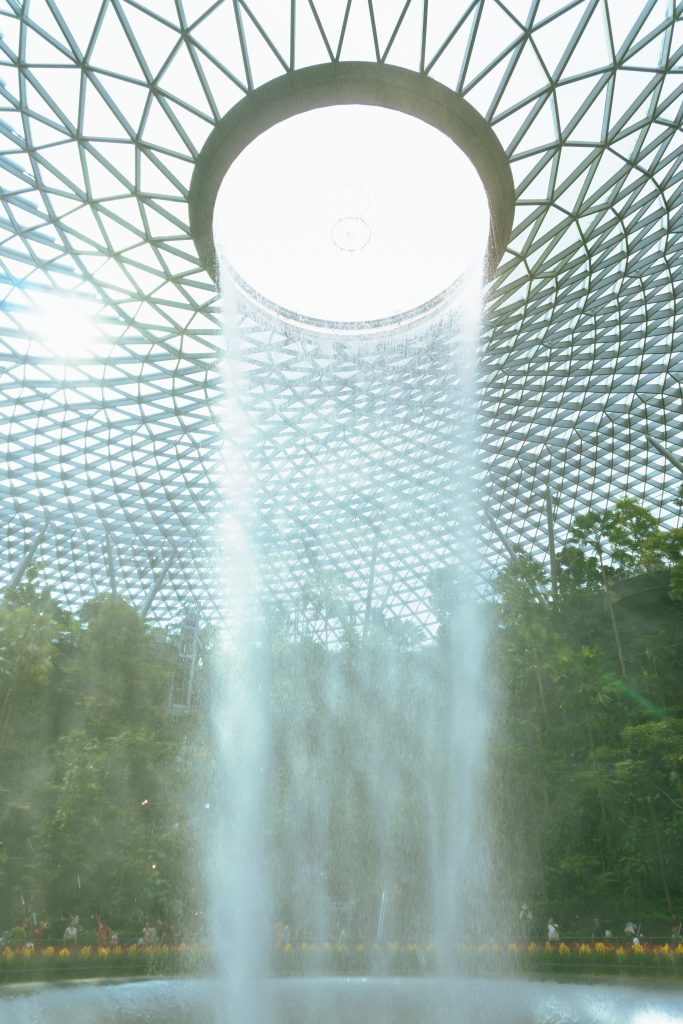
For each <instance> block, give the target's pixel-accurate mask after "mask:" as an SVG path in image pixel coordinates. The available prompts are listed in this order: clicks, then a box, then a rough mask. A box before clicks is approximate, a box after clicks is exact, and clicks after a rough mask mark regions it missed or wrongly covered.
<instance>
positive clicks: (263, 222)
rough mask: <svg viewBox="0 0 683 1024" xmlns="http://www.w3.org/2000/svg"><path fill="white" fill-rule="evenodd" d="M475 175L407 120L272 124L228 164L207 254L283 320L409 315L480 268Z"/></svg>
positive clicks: (393, 113)
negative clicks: (472, 269)
mask: <svg viewBox="0 0 683 1024" xmlns="http://www.w3.org/2000/svg"><path fill="white" fill-rule="evenodd" d="M488 234H489V206H488V200H487V196H486V191H485V189H484V186H483V184H482V181H481V178H480V177H479V175H478V173H477V171H476V170H475V168H474V166H473V165H472V163H471V161H470V160H469V159H468V157H467V156H466V155H465V154H464V153H463V152H462V150H461V149H460V148H459V147H458V146H457V145H456V144H455V143H454V142H453V141H452V139H450V138H448V136H446V135H444V134H443V132H441V131H439V130H438V129H436V128H434V127H433V126H432V125H430V124H427V123H426V122H425V121H423V120H420V119H419V118H417V117H413V116H411V115H409V114H405V113H403V112H402V111H397V110H388V109H385V108H382V107H375V106H363V105H356V104H354V105H344V106H328V107H325V108H324V109H316V110H310V111H307V112H305V113H301V114H297V115H295V116H294V117H290V118H287V119H286V120H284V121H281V122H279V123H278V124H275V125H274V126H273V127H271V128H269V129H268V130H267V131H265V132H263V133H262V134H260V135H259V136H258V137H257V138H256V139H254V141H253V142H251V143H250V145H248V146H247V147H246V148H245V149H244V150H242V152H241V153H240V154H239V156H238V157H237V158H236V160H235V161H234V163H232V165H231V166H230V167H229V169H228V171H227V174H226V175H225V177H224V179H223V182H222V183H221V185H220V188H219V190H218V194H217V197H216V203H215V207H214V216H213V237H214V245H215V247H216V250H217V252H218V253H219V262H222V263H224V264H225V263H227V268H228V270H229V272H231V273H232V276H233V277H234V279H235V281H236V282H237V284H238V286H239V287H241V288H242V289H243V290H244V291H246V292H247V293H248V294H249V295H250V296H251V297H252V299H254V300H255V301H256V302H257V303H260V304H261V305H263V306H265V307H266V308H268V309H269V310H271V311H273V310H275V311H277V312H278V313H279V314H280V315H282V316H283V317H284V318H286V319H292V320H301V321H303V322H305V323H307V324H311V323H314V322H320V323H324V324H333V325H334V326H335V327H336V328H337V329H343V328H344V327H349V328H353V329H358V328H361V327H363V326H367V327H373V326H377V325H383V324H385V323H386V322H393V323H401V322H403V321H411V320H413V319H415V317H416V315H419V314H420V313H422V312H423V311H426V310H429V309H431V308H433V307H434V306H435V305H437V304H438V303H439V302H440V301H441V300H442V299H443V298H444V297H445V296H447V295H448V294H450V292H451V291H452V290H453V289H454V288H455V287H456V284H457V281H458V280H459V278H460V277H461V275H462V274H463V273H464V271H465V270H466V269H467V267H468V266H469V265H470V264H471V263H473V262H475V263H478V264H479V265H481V262H482V260H483V256H484V252H485V250H486V245H487V240H488Z"/></svg>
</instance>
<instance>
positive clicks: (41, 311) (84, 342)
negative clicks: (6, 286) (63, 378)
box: [15, 292, 104, 361]
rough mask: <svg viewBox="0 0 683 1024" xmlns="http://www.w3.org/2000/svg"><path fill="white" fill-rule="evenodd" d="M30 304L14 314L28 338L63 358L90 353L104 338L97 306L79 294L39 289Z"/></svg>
mask: <svg viewBox="0 0 683 1024" xmlns="http://www.w3.org/2000/svg"><path fill="white" fill-rule="evenodd" d="M31 299H32V301H33V305H32V306H31V307H30V308H24V309H22V310H21V312H19V311H17V313H16V314H15V315H16V317H17V319H18V320H20V322H21V325H22V327H23V329H24V330H25V331H26V333H27V336H28V337H29V338H30V339H31V341H33V342H36V343H37V344H38V345H40V346H42V347H43V348H45V349H46V350H47V351H48V352H49V353H50V354H51V355H54V356H57V357H59V358H60V359H64V360H65V361H73V360H74V359H80V358H84V357H86V358H87V357H88V356H92V355H93V353H94V350H96V348H97V346H98V344H99V343H100V342H101V341H103V340H104V334H103V331H102V328H101V326H100V325H99V324H98V319H97V314H98V310H99V307H98V306H97V304H96V303H94V302H92V301H91V300H89V299H86V298H84V297H83V296H81V295H65V294H59V295H58V294H55V293H54V292H39V293H34V294H32V295H31Z"/></svg>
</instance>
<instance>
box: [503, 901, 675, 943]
mask: <svg viewBox="0 0 683 1024" xmlns="http://www.w3.org/2000/svg"><path fill="white" fill-rule="evenodd" d="M518 931H519V938H520V939H521V940H522V941H523V942H532V941H534V940H538V939H545V940H546V941H547V942H560V926H559V924H558V923H557V921H556V920H555V918H554V917H552V916H551V917H549V918H548V920H547V923H546V925H545V927H544V928H541V927H538V926H537V924H536V922H535V919H534V914H533V911H532V910H531V908H530V906H529V904H528V903H523V904H522V908H521V910H520V912H519V928H518ZM569 931H570V933H571V937H572V939H576V938H579V939H581V940H583V941H586V940H588V938H589V935H588V934H581V931H582V929H581V927H580V924H579V921H578V919H577V918H574V920H573V921H572V922H571V925H570V928H569ZM651 938H653V939H656V940H658V941H661V940H663V939H664V940H668V939H669V936H668V935H659V934H658V935H656V936H654V935H653V936H651ZM670 938H671V941H673V942H680V941H681V920H680V918H677V917H673V918H672V919H671V936H670ZM644 939H645V936H644V934H643V927H642V923H641V922H638V923H636V922H635V921H630V920H629V921H627V922H626V923H625V925H624V927H623V932H622V931H621V930H620V929H618V928H617V932H616V934H615V932H614V928H613V926H612V923H611V921H609V920H604V921H603V920H601V919H600V918H599V917H594V918H593V920H592V922H591V928H590V941H591V942H608V943H613V942H622V943H628V944H630V945H633V946H638V945H640V943H641V941H643V940H644Z"/></svg>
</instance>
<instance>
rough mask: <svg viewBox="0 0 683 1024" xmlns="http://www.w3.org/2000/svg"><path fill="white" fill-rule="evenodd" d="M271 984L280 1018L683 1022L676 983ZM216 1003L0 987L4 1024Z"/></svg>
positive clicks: (164, 985) (125, 991) (183, 1010)
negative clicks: (0, 988) (0, 989)
mask: <svg viewBox="0 0 683 1024" xmlns="http://www.w3.org/2000/svg"><path fill="white" fill-rule="evenodd" d="M267 987H268V988H269V989H270V995H271V996H272V1000H273V1003H274V1006H275V1015H274V1019H275V1021H276V1022H277V1024H681V1022H683V992H681V989H680V985H675V984H674V983H673V982H671V983H669V982H658V983H657V982H653V983H651V984H650V985H635V984H629V983H628V982H616V981H615V982H614V983H600V984H587V983H570V982H567V983H561V982H556V981H528V980H522V979H502V978H495V979H462V980H454V979H440V978H429V979H413V978H367V979H366V978H353V979H349V978H316V979H314V980H311V979H307V978H292V979H287V980H281V981H272V982H269V983H267ZM217 1000H222V987H221V985H220V984H219V983H214V982H211V981H207V980H197V979H172V980H167V979H160V980H156V981H141V982H122V983H119V984H111V983H106V984H105V983H103V984H99V985H98V984H93V983H90V982H87V983H80V984H79V983H75V984H69V985H65V986H63V987H58V986H45V987H40V986H35V987H29V986H26V987H24V986H12V987H11V988H9V987H8V988H6V989H4V990H2V992H0V1024H47V1022H49V1024H94V1022H97V1024H203V1022H204V1021H209V1020H214V1019H221V1018H220V1017H217V1018H215V1017H214V1016H213V1015H214V1014H215V1009H216V1002H217ZM224 1019H225V1024H232V1022H231V1021H230V1020H229V1018H228V1017H227V1016H226V1017H225V1018H224ZM235 1024H238V1022H235Z"/></svg>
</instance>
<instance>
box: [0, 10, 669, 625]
mask: <svg viewBox="0 0 683 1024" xmlns="http://www.w3.org/2000/svg"><path fill="white" fill-rule="evenodd" d="M0 11H1V13H2V17H0V31H1V32H2V38H1V39H0V55H1V63H2V65H3V69H2V77H3V82H2V85H1V86H0V96H1V99H0V103H1V110H0V136H1V138H2V151H1V153H0V168H1V170H0V174H1V184H2V195H1V200H2V214H1V222H0V231H1V233H2V234H1V239H2V247H1V249H0V290H1V295H2V304H1V306H0V366H1V371H2V388H1V390H0V402H1V403H2V413H1V415H0V432H1V435H2V437H1V441H2V451H3V456H4V464H3V468H2V473H1V475H0V487H1V488H2V503H1V504H0V528H1V533H0V539H1V542H2V545H3V551H4V558H3V559H2V571H1V572H0V577H1V580H0V582H3V583H5V584H6V583H8V582H10V581H11V580H12V579H17V578H18V577H19V576H20V574H21V572H22V571H23V569H24V568H25V566H26V564H27V563H28V561H30V560H31V559H32V558H38V557H42V559H43V560H44V562H45V563H46V565H47V571H48V573H49V574H50V578H51V583H52V585H53V586H54V588H55V590H56V591H57V592H59V593H61V594H62V595H63V597H64V598H65V599H66V600H67V601H69V602H70V603H72V604H73V605H77V604H78V603H79V602H80V601H81V600H83V599H84V598H85V597H87V596H91V595H92V594H93V592H96V591H98V590H111V589H112V588H114V589H116V590H117V592H118V593H120V594H121V595H122V596H124V597H126V598H127V599H128V600H130V601H131V602H133V603H135V604H137V605H138V606H140V607H143V608H144V610H145V612H148V611H150V609H151V614H152V616H153V617H154V618H155V619H156V620H157V621H160V622H164V621H165V622H168V621H173V620H175V619H177V618H178V617H179V616H180V615H181V614H182V608H183V606H184V605H186V604H188V603H192V604H197V605H199V606H201V608H202V610H203V614H204V615H206V616H207V617H215V616H216V615H217V614H219V612H220V608H221V587H220V586H219V585H218V584H217V580H216V572H215V569H214V568H213V567H212V564H211V557H210V550H211V546H212V545H211V538H212V535H213V533H214V531H215V528H216V524H217V522H218V519H219V516H218V513H217V509H218V508H219V504H220V503H219V497H218V483H217V481H218V479H219V476H220V472H221V470H220V465H219V463H220V431H219V425H218V423H217V418H216V413H215V411H214V410H215V409H216V408H217V407H218V404H219V398H220V393H221V381H220V367H219V364H220V353H221V347H222V346H221V337H220V323H219V314H218V302H217V296H216V292H215V287H214V285H213V283H212V281H211V280H210V278H209V276H208V275H207V274H206V272H205V271H204V270H203V269H202V268H201V267H200V265H199V261H198V257H197V253H196V249H195V246H194V244H193V241H192V239H191V237H190V235H189V230H188V208H187V196H188V188H189V184H190V178H191V175H192V172H193V168H194V165H195V160H196V157H197V154H198V152H199V151H200V150H201V148H202V145H203V144H204V142H205V140H206V138H207V137H208V135H209V134H210V132H211V130H212V129H213V127H214V125H215V124H216V123H217V122H218V120H219V119H220V118H221V117H222V116H224V115H225V114H226V112H227V111H228V110H229V109H230V108H231V107H232V106H233V105H234V104H235V103H236V102H237V101H238V100H239V99H241V98H242V97H243V96H244V95H245V94H246V93H248V92H249V91H251V90H254V89H256V88H258V87H259V86H260V85H262V84H264V83H265V82H267V81H269V80H271V79H272V78H274V77H275V76H278V75H283V74H285V73H286V72H288V71H290V70H293V69H295V68H301V67H306V66H310V65H314V64H320V63H324V62H332V61H347V60H348V61H351V60H353V61H380V62H386V63H388V64H394V65H398V66H401V67H406V68H409V69H411V70H413V71H419V72H421V73H423V74H424V75H428V76H431V77H432V78H434V79H435V80H437V81H439V82H441V83H443V84H444V85H446V86H448V87H449V88H450V89H452V90H454V91H455V92H457V93H459V94H461V95H463V96H464V97H465V99H467V100H468V101H469V103H470V104H471V105H472V106H473V107H474V108H475V109H476V110H477V111H478V112H479V113H480V114H482V116H484V117H485V119H486V120H487V121H488V122H489V124H490V125H491V126H492V128H493V130H494V131H495V133H496V135H497V137H498V139H499V140H500V142H501V143H502V145H503V147H504V148H505V150H506V152H507V154H508V157H509V160H510V163H511V167H512V172H513V176H514V182H515V188H516V197H517V203H516V214H515V221H514V227H513V233H512V240H511V242H510V245H509V247H508V250H507V252H506V254H505V256H504V258H503V260H502V263H501V265H500V269H499V272H498V275H497V279H496V281H495V283H494V287H493V289H492V291H491V293H490V301H489V308H488V320H487V323H488V326H487V334H486V339H485V346H484V355H483V366H482V388H481V396H482V397H481V417H482V425H483V440H482V455H481V458H482V466H483V471H484V479H483V486H484V489H485V492H486V496H487V500H486V508H487V519H486V532H487V544H488V547H487V550H488V556H489V564H490V565H491V566H493V565H495V562H496V560H497V559H498V558H499V557H500V554H501V552H504V550H505V548H506V547H507V548H510V546H511V545H512V544H516V543H522V544H524V545H525V546H526V547H527V548H528V549H529V550H530V551H531V552H533V553H535V554H536V555H537V556H538V557H539V558H544V557H546V555H547V547H548V523H549V518H548V517H549V513H550V514H551V518H552V519H553V520H554V529H555V532H556V535H557V538H558V542H561V538H562V535H563V531H564V530H565V529H566V527H567V525H568V523H569V522H570V520H571V518H572V516H573V515H574V514H576V513H577V512H580V511H583V510H585V509H586V508H587V507H589V506H591V505H594V504H595V503H598V504H600V505H602V504H604V503H606V502H609V501H613V500H615V499H617V498H618V497H620V496H621V495H622V494H623V493H624V492H625V491H628V492H629V493H630V494H632V495H634V496H636V497H638V498H640V499H642V500H643V501H644V502H645V503H646V505H647V506H648V507H651V508H653V509H654V510H655V511H657V512H659V511H661V513H662V514H663V515H664V516H665V517H667V516H669V517H670V516H671V514H672V511H673V509H674V501H673V497H674V494H675V492H676V491H677V489H678V487H679V485H680V483H681V471H682V470H683V463H682V461H681V424H682V421H683V403H682V397H683V396H682V394H681V389H682V375H683V354H682V349H681V344H680V341H679V338H680V331H681V308H680V305H681V300H682V298H683V255H682V254H683V243H682V239H681V234H682V231H683V136H682V135H681V130H680V129H681V115H682V111H683V106H682V104H683V3H681V2H677V3H674V2H673V0H645V2H643V0H459V2H457V3H453V2H452V0H277V2H273V0H248V2H247V0H215V2H210V0H155V2H154V3H149V2H137V0H88V2H87V3H84V2H83V0H24V2H23V3H22V2H19V0H0ZM54 293H57V294H60V295H61V294H69V295H71V294H77V295H79V296H83V297H84V298H86V299H87V300H88V301H89V302H90V303H91V305H94V307H95V308H96V312H97V318H98V321H99V324H100V330H101V337H99V338H98V339H95V340H94V341H89V342H88V344H86V346H85V347H84V348H83V349H82V350H81V351H80V353H79V354H78V357H77V358H74V357H73V355H72V356H71V357H70V356H69V355H68V353H65V351H60V347H59V345H57V344H56V343H53V344H51V343H50V338H49V337H46V336H45V335H44V334H43V335H37V334H36V333H35V331H33V332H32V328H31V324H32V323H33V322H34V320H35V317H34V318H33V320H32V314H35V311H36V309H39V308H40V303H41V301H42V300H43V298H44V296H45V295H46V294H54ZM244 332H245V336H246V338H247V352H246V361H247V364H248V380H249V389H250V396H251V408H252V411H253V416H254V419H255V439H254V443H253V453H252V458H253V473H254V478H255V480H256V487H257V489H258V496H259V500H258V509H259V516H260V526H259V529H260V531H261V535H262V541H261V544H262V549H263V551H264V555H265V560H266V562H267V564H268V565H269V567H270V572H269V577H268V583H269V586H270V589H271V591H272V593H273V594H274V596H276V597H277V598H281V599H289V600H295V599H297V595H298V594H299V593H300V591H301V589H302V588H303V587H305V586H306V582H307V580H310V579H311V576H312V575H315V574H316V573H318V572H322V573H324V574H332V575H333V576H334V578H335V579H336V580H337V581H338V582H339V585H340V586H341V587H342V588H343V589H344V590H345V592H346V593H347V595H348V596H353V598H354V599H355V601H356V602H357V603H360V604H362V603H363V602H366V601H367V600H368V586H369V585H370V584H369V582H368V578H369V577H370V578H371V580H372V584H371V585H372V586H373V587H374V595H375V596H373V598H372V599H373V601H376V603H378V604H382V605H383V606H384V607H385V608H386V609H387V610H388V611H390V612H392V613H394V614H398V615H401V616H404V617H412V618H413V619H414V620H415V621H417V622H420V623H422V624H424V625H426V626H427V627H428V626H429V622H430V618H429V611H428V602H427V590H426V580H427V573H428V571H429V570H430V569H433V568H438V567H439V566H445V565H448V564H450V562H452V560H453V536H452V533H453V520H452V516H451V515H450V512H449V502H448V487H447V485H446V482H447V481H448V479H449V477H450V473H451V465H452V451H453V444H454V438H453V429H454V428H453V411H452V401H451V399H452V381H451V380H449V370H448V367H447V366H445V365H444V366H440V365H439V364H438V360H434V359H432V360H431V361H428V364H427V367H425V365H424V361H422V362H420V360H416V358H415V355H414V354H413V355H410V354H408V355H406V357H405V358H404V359H403V360H402V361H401V360H400V359H394V360H393V362H392V367H391V372H390V374H389V377H388V379H383V377H382V375H381V374H377V375H375V376H373V374H372V373H368V372H367V365H366V366H365V368H364V369H363V371H362V372H360V371H359V368H358V366H357V365H354V364H353V361H352V360H350V359H349V354H348V352H347V351H346V350H345V349H344V348H343V347H335V346H334V345H333V346H331V347H330V346H327V347H325V346H317V345H316V344H315V343H313V342H310V341H309V342H306V343H302V341H301V339H300V338H297V337H292V336H286V335H284V334H278V333H277V332H276V331H274V330H272V329H271V328H266V327H264V325H263V324H259V323H258V322H256V321H253V322H251V321H245V324H244ZM425 344H427V345H429V342H428V341H427V342H425ZM368 358H369V359H370V357H368Z"/></svg>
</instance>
